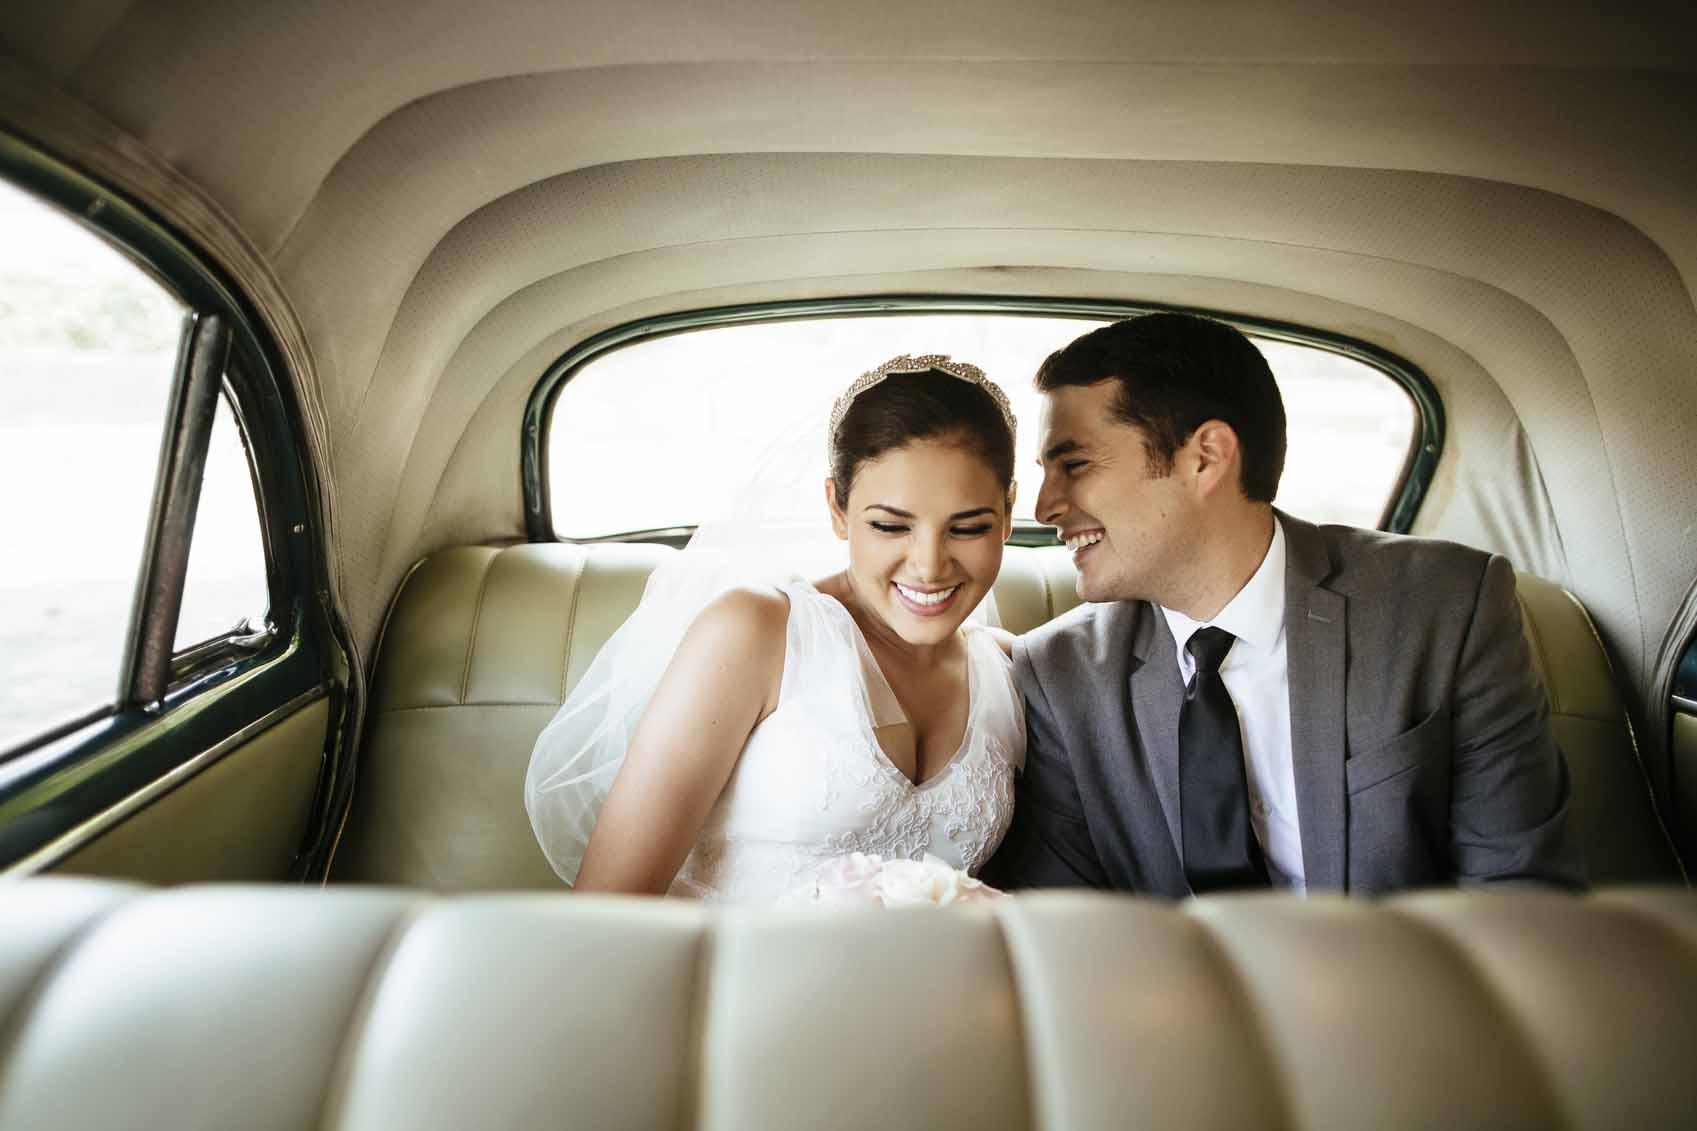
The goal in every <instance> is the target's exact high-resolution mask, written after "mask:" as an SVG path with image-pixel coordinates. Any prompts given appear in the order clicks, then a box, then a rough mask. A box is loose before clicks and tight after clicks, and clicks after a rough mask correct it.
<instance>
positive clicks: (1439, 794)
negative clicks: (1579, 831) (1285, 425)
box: [984, 514, 1582, 897]
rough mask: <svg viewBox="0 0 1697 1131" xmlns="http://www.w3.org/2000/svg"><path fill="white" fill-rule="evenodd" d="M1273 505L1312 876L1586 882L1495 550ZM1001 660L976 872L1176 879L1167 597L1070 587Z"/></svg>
mask: <svg viewBox="0 0 1697 1131" xmlns="http://www.w3.org/2000/svg"><path fill="white" fill-rule="evenodd" d="M1279 520H1280V522H1281V523H1282V524H1283V525H1284V531H1285V540H1286V573H1285V634H1286V636H1285V641H1286V655H1287V658H1288V661H1289V671H1290V730H1291V751H1292V758H1293V761H1294V763H1295V776H1296V800H1297V820H1298V826H1299V829H1300V832H1301V838H1302V863H1303V870H1304V872H1305V875H1306V879H1307V883H1308V887H1309V888H1310V889H1311V890H1312V889H1328V888H1329V889H1347V890H1349V891H1353V892H1374V891H1386V890H1390V889H1395V888H1406V887H1414V886H1420V885H1430V884H1445V883H1452V882H1458V881H1459V882H1482V881H1494V880H1511V879H1517V880H1523V879H1531V880H1543V881H1548V882H1553V883H1559V884H1566V885H1574V886H1577V885H1578V884H1580V883H1581V882H1582V867H1581V863H1580V860H1579V855H1578V851H1577V847H1576V845H1575V842H1574V840H1573V838H1572V837H1571V836H1570V835H1569V831H1568V828H1567V808H1568V775H1567V767H1566V765H1565V763H1564V762H1563V760H1562V756H1561V752H1560V751H1559V750H1557V749H1556V746H1555V743H1554V741H1553V740H1552V739H1551V737H1550V730H1549V726H1548V723H1547V716H1548V708H1547V706H1546V702H1545V698H1544V692H1543V688H1542V686H1541V685H1540V684H1539V682H1538V679H1537V676H1536V674H1535V673H1534V672H1533V669H1532V664H1531V658H1530V655H1529V652H1528V648H1527V644H1526V639H1525V636H1524V635H1523V632H1522V629H1521V622H1520V611H1519V606H1518V604H1517V603H1516V601H1515V596H1514V572H1513V570H1512V569H1511V568H1510V567H1509V564H1508V562H1507V561H1506V560H1504V559H1503V558H1500V557H1495V556H1492V555H1488V554H1485V553H1482V552H1480V551H1478V550H1472V549H1468V548H1467V547H1464V546H1458V545H1455V544H1453V543H1447V542H1437V541H1431V540H1427V539H1419V538H1403V537H1398V536H1396V535H1387V534H1380V533H1377V532H1374V531H1365V530H1357V529H1354V528H1350V527H1341V526H1314V525H1312V524H1310V523H1306V522H1302V521H1300V520H1298V519H1294V518H1291V517H1289V516H1288V515H1284V514H1280V515H1279ZM1014 671H1015V675H1016V678H1017V680H1018V683H1019V686H1020V689H1021V693H1022V694H1023V696H1024V699H1025V711H1026V727H1027V731H1028V734H1029V744H1028V749H1027V754H1026V767H1025V771H1024V773H1023V774H1022V776H1021V778H1020V783H1019V787H1018V791H1017V795H1016V801H1015V806H1014V822H1013V827H1012V828H1011V829H1010V830H1009V833H1008V836H1007V838H1006V839H1005V840H1004V841H1003V844H1002V847H1001V849H1000V850H999V851H998V852H997V854H996V856H995V857H994V858H993V859H992V860H991V861H990V863H989V865H988V866H987V867H986V868H985V870H984V875H985V877H986V879H988V880H989V881H990V882H992V883H995V884H998V885H1000V886H1006V887H1036V886H1049V885H1079V884H1084V885H1092V886H1097V887H1111V888H1121V889H1126V890H1131V891H1139V892H1147V893H1152V894H1158V895H1165V896H1173V897H1179V896H1184V895H1187V894H1189V891H1190V889H1189V885H1188V884H1187V883H1186V882H1185V877H1184V865H1183V861H1182V860H1181V858H1180V849H1179V848H1178V847H1177V846H1179V845H1181V844H1182V843H1183V838H1182V837H1181V836H1180V832H1179V827H1180V826H1179V776H1178V716H1179V707H1180V705H1181V703H1182V700H1183V696H1184V687H1183V685H1182V684H1181V682H1180V680H1179V673H1178V662H1177V659H1176V652H1175V646H1174V643H1173V637H1172V633H1171V631H1170V630H1169V629H1168V627H1167V623H1166V618H1165V617H1163V616H1162V615H1161V613H1160V610H1159V609H1157V608H1156V607H1155V606H1153V605H1151V604H1149V603H1148V602H1145V601H1118V602H1107V603H1103V604H1094V605H1085V606H1082V607H1080V608H1078V609H1075V610H1073V611H1072V612H1071V613H1068V614H1067V615H1065V616H1063V617H1060V618H1057V619H1056V620H1055V621H1053V622H1051V623H1049V624H1048V625H1045V626H1043V627H1042V628H1039V629H1036V630H1035V631H1033V632H1030V633H1028V634H1026V635H1025V636H1023V637H1021V638H1020V639H1019V640H1018V641H1016V643H1015V645H1014Z"/></svg>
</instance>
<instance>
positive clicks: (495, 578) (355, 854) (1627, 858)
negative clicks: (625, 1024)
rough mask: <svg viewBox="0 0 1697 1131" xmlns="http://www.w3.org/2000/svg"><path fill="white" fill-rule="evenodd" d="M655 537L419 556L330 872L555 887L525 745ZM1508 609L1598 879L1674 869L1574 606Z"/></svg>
mask: <svg viewBox="0 0 1697 1131" xmlns="http://www.w3.org/2000/svg"><path fill="white" fill-rule="evenodd" d="M675 552H676V551H674V550H672V549H670V548H668V547H666V546H661V545H650V544H641V543H601V544H592V545H570V544H558V543H556V544H540V543H539V544H525V545H516V546H507V547H502V548H497V547H491V546H464V547H459V548H456V549H452V550H447V551H444V552H442V553H439V554H436V555H434V556H432V557H430V558H428V559H426V560H425V561H423V562H421V563H420V564H419V565H418V566H417V567H416V568H415V569H414V570H413V572H412V573H411V574H410V575H409V576H408V578H407V580H406V581H405V583H404V584H403V585H402V588H401V591H400V593H399V595H398V596H397V597H396V599H395V602H394V605H393V606H392V608H391V610H390V614H389V618H388V622H387V624H386V625H385V628H384V633H383V637H382V639H381V641H380V643H379V647H378V650H377V660H376V665H375V672H374V675H373V680H372V694H371V703H370V709H369V711H368V712H367V725H366V734H365V741H364V744H363V748H362V755H361V762H360V767H359V777H358V780H357V782H356V785H355V790H354V803H353V809H352V812H351V814H350V815H349V818H348V822H347V825H346V827H345V829H344V832H343V836H342V840H341V843H340V845H339V847H338V850H337V854H336V857H335V861H334V865H333V872H332V877H333V879H335V880H336V881H338V882H363V883H384V884H409V885H416V886H421V887H427V888H434V889H437V890H440V891H470V890H479V889H513V888H554V887H557V886H558V885H559V881H558V879H557V878H556V877H555V876H554V874H553V872H552V871H551V870H550V869H549V867H548V864H547V862H546V860H544V859H543V856H542V853H541V852H540V850H538V848H537V847H536V843H535V840H534V839H533V837H532V835H531V831H530V825H529V822H528V820H527V819H526V817H525V813H524V806H523V801H522V791H523V783H524V774H525V768H526V766H527V765H528V763H529V759H530V750H531V746H532V745H533V744H534V742H535V740H536V736H537V734H539V733H540V732H541V730H542V728H543V726H545V725H546V724H547V722H548V720H549V719H550V718H552V717H553V714H554V712H555V710H556V709H557V708H558V707H559V704H560V703H561V701H562V700H563V699H564V697H565V695H566V692H567V691H568V690H569V689H570V688H571V687H572V685H573V684H574V683H575V682H576V681H577V680H578V679H579V678H580V677H581V676H582V675H583V673H584V671H585V669H587V668H588V666H589V663H590V661H591V660H593V659H594V657H595V653H596V652H597V650H599V648H600V647H601V645H602V644H603V643H604V642H605V641H606V640H607V638H608V637H609V636H610V635H612V633H613V631H614V630H615V629H616V628H617V627H618V625H619V624H620V623H621V622H622V621H623V620H624V618H625V617H626V616H627V615H628V614H629V612H630V610H631V609H633V608H635V606H636V603H637V601H638V599H639V598H640V597H641V595H642V589H643V585H644V584H645V582H646V581H647V577H648V574H649V572H650V571H651V570H653V568H654V567H655V566H656V565H657V564H658V563H659V562H661V561H662V560H664V559H665V558H667V557H668V556H670V555H671V554H673V553H675ZM995 592H996V601H997V606H998V610H999V614H1000V617H1001V620H1002V623H1003V624H1004V625H1005V626H1006V627H1007V628H1009V629H1010V630H1012V631H1014V632H1023V631H1026V630H1028V629H1031V628H1033V627H1035V626H1037V625H1038V624H1041V623H1043V622H1044V621H1046V620H1048V619H1050V618H1051V617H1054V616H1057V615H1059V614H1060V613H1063V612H1065V611H1066V610H1068V609H1070V608H1072V607H1073V606H1075V605H1076V604H1077V603H1078V598H1077V596H1076V595H1075V593H1074V590H1073V571H1072V564H1071V560H1070V558H1069V557H1068V556H1067V553H1066V551H1065V550H1064V549H1063V548H1061V547H1058V546H1056V547H1046V548H1041V549H1031V548H1023V547H1009V548H1008V551H1007V554H1006V556H1005V557H1004V560H1003V568H1002V573H1001V576H1000V577H999V578H998V579H997V582H996V590H995ZM1519 592H1520V601H1521V608H1522V611H1523V613H1524V614H1525V622H1526V626H1527V634H1528V638H1529V640H1530V641H1531V643H1532V651H1533V656H1534V660H1535V662H1536V664H1537V665H1538V667H1539V669H1540V671H1541V672H1542V674H1543V676H1544V681H1545V684H1546V687H1547V688H1548V689H1549V692H1550V700H1551V709H1552V726H1553V728H1554V731H1555V736H1556V739H1557V741H1558V742H1559V743H1560V744H1561V746H1562V749H1563V750H1564V751H1565V753H1566V755H1567V759H1568V764H1569V768H1570V770H1571V772H1572V775H1573V782H1574V787H1573V792H1574V810H1573V819H1574V821H1575V822H1576V824H1577V826H1578V828H1579V832H1580V836H1581V839H1582V842H1583V844H1584V845H1585V849H1586V853H1587V858H1588V861H1589V865H1590V870H1591V877H1592V880H1593V881H1594V882H1597V883H1614V882H1625V881H1642V880H1659V879H1669V878H1677V877H1678V875H1679V865H1678V862H1677V860H1676V858H1675V857H1674V855H1673V853H1672V850H1671V848H1670V847H1669V844H1668V841H1667V838H1666V836H1665V834H1664V832H1663V830H1662V827H1661V823H1660V821H1659V819H1658V817H1657V814H1656V812H1655V809H1654V807H1653V805H1652V803H1651V796H1650V793H1649V790H1648V786H1647V784H1646V781H1645V777H1644V773H1643V768H1642V765H1641V763H1640V760H1639V755H1638V751H1637V749H1636V746H1635V745H1634V741H1633V736H1632V733H1631V727H1630V721H1629V719H1628V717H1627V715H1626V712H1625V709H1624V706H1623V705H1622V702H1621V699H1620V695H1619V692H1618V691H1617V690H1616V687H1615V683H1614V677H1613V674H1612V671H1611V669H1610V665H1609V660H1608V656H1607V654H1606V652H1605V651H1604V649H1603V646H1602V643H1601V642H1600V640H1599V639H1598V637H1597V634H1596V632H1595V630H1594V628H1592V626H1591V622H1590V618H1589V617H1588V616H1587V615H1586V613H1585V610H1584V609H1583V608H1582V607H1581V606H1580V604H1579V602H1578V601H1577V600H1575V599H1574V598H1573V597H1572V596H1571V595H1570V594H1568V593H1567V592H1566V591H1565V590H1563V589H1561V588H1560V587H1559V586H1556V585H1552V584H1551V583H1549V582H1547V581H1541V580H1539V579H1537V578H1534V577H1530V576H1527V575H1522V576H1521V578H1520V589H1519Z"/></svg>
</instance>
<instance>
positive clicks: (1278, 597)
mask: <svg viewBox="0 0 1697 1131" xmlns="http://www.w3.org/2000/svg"><path fill="white" fill-rule="evenodd" d="M1161 612H1162V614H1163V615H1164V616H1165V617H1166V618H1167V627H1168V628H1170V629H1172V633H1173V640H1174V641H1175V642H1177V644H1178V647H1179V651H1180V652H1183V651H1184V645H1185V642H1186V641H1187V640H1189V639H1190V634H1191V633H1193V632H1195V631H1196V630H1197V629H1199V628H1205V627H1207V626H1208V625H1213V626H1215V627H1217V628H1223V629H1225V630H1226V631H1227V632H1229V633H1231V634H1232V635H1233V636H1235V637H1237V638H1238V639H1239V640H1241V641H1243V642H1244V643H1245V644H1248V645H1249V646H1250V647H1251V648H1253V649H1255V650H1256V651H1265V650H1267V649H1270V648H1272V647H1273V646H1274V645H1276V644H1277V643H1278V641H1279V637H1280V636H1281V635H1282V634H1283V633H1284V630H1285V528H1284V527H1283V526H1282V525H1280V523H1279V518H1278V516H1277V515H1274V516H1273V541H1272V543H1271V544H1270V545H1268V547H1267V554H1266V556H1265V557H1263V558H1262V559H1261V564H1260V565H1259V566H1258V567H1256V570H1255V572H1254V573H1253V574H1252V575H1250V578H1249V580H1248V581H1247V582H1245V583H1244V586H1243V588H1242V589H1239V590H1238V591H1237V596H1235V597H1233V598H1232V599H1231V600H1230V601H1227V602H1226V607H1225V608H1223V609H1221V610H1220V611H1219V612H1218V613H1216V614H1215V616H1214V619H1213V620H1211V621H1200V620H1192V619H1191V618H1189V617H1187V616H1185V615H1184V614H1183V613H1181V612H1179V611H1177V610H1176V609H1169V608H1167V607H1166V606H1165V605H1163V606H1161Z"/></svg>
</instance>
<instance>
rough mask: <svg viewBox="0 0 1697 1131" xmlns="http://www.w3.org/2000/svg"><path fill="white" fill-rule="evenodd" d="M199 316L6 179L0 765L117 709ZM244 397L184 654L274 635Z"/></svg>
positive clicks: (212, 508)
mask: <svg viewBox="0 0 1697 1131" xmlns="http://www.w3.org/2000/svg"><path fill="white" fill-rule="evenodd" d="M189 315H190V311H189V310H188V308H187V307H185V306H184V304H183V303H182V302H181V301H179V299H178V298H177V297H176V296H175V295H173V294H172V293H171V292H169V291H168V290H166V289H165V287H163V286H162V285H161V284H160V283H159V282H158V281H157V280H156V279H155V278H154V277H153V276H152V275H151V274H150V273H149V272H148V271H147V270H146V269H145V268H144V267H142V266H140V265H138V263H137V262H135V261H133V260H132V259H130V258H129V257H128V256H127V255H126V254H124V253H123V252H122V251H120V250H119V249H118V248H117V247H116V246H115V245H114V244H112V243H110V242H108V241H107V240H106V239H105V238H103V237H102V236H101V235H100V234H98V233H96V232H95V231H94V230H92V229H90V228H88V227H85V226H84V225H82V224H81V223H79V222H78V221H76V220H75V219H73V218H72V217H71V216H69V215H67V214H66V213H64V212H61V211H59V210H58V209H56V208H54V207H53V206H51V205H49V204H47V203H45V202H43V201H41V200H38V199H36V198H35V197H33V196H31V195H29V194H27V193H25V192H22V191H20V190H19V189H16V188H13V187H11V186H9V185H7V184H5V183H4V182H0V530H3V531H5V537H4V540H3V542H0V754H3V753H4V752H5V751H7V750H9V749H12V748H14V747H16V746H18V745H20V744H24V743H27V742H29V741H30V740H31V739H33V738H36V737H38V736H40V735H43V734H45V733H47V732H49V731H53V730H55V729H57V728H58V727H59V726H61V725H62V724H67V723H71V722H74V721H75V720H77V719H80V718H84V717H86V716H89V715H92V714H95V713H98V712H100V711H101V710H103V709H107V708H110V707H112V706H114V705H115V704H120V703H121V702H122V701H123V699H124V698H125V696H126V692H127V690H128V689H127V688H124V687H121V686H120V682H121V681H122V680H123V679H124V677H125V675H126V659H127V657H128V653H129V651H130V649H131V647H132V641H133V639H134V638H133V637H132V632H133V630H134V626H133V625H132V620H133V618H134V617H135V615H136V613H135V610H136V609H137V607H138V601H137V594H138V584H139V582H140V578H141V573H142V569H143V563H144V559H145V557H146V554H147V549H148V547H147V538H148V530H149V525H150V521H151V519H152V517H153V516H152V511H153V508H154V505H155V495H156V493H157V491H158V490H159V489H160V475H161V470H160V464H161V448H162V445H163V442H164V439H165V432H166V429H167V428H168V427H169V426H170V425H169V423H168V421H169V417H170V415H171V402H172V400H173V390H174V388H175V382H176V376H177V369H178V367H179V365H180V363H181V362H180V354H181V351H182V344H183V341H184V338H185V333H186V332H187V328H188V326H189V325H190V318H189ZM268 604H269V585H268V578H267V570H266V557H265V546H264V542H263V537H262V535H261V514H260V509H259V504H258V494H257V492H256V490H255V480H254V475H253V471H252V464H251V461H250V459H249V455H248V450H247V446H246V442H245V439H244V436H243V433H242V429H241V426H240V415H239V412H238V411H237V408H236V401H235V400H234V399H233V397H232V394H231V391H230V389H229V387H228V385H226V387H225V388H224V390H223V391H222V393H221V395H220V396H219V398H218V404H217V408H216V412H215V415H214V417H213V423H212V432H211V440H210V446H209V448H208V451H207V456H206V462H205V466H204V470H203V472H202V481H201V490H200V499H199V504H198V507H197V508H196V510H195V524H194V533H193V537H192V541H191V543H190V546H189V558H188V569H187V577H186V579H185V581H184V586H183V593H182V606H181V612H180V615H179V618H178V622H177V629H176V635H175V642H174V645H173V651H174V652H176V653H178V654H179V655H180V656H181V654H183V653H185V652H188V653H190V654H189V655H186V656H181V661H182V663H183V665H184V667H183V669H182V670H183V671H185V672H186V671H194V670H198V669H197V666H196V665H198V664H200V663H201V662H203V661H204V660H205V659H206V655H205V653H203V652H202V651H201V650H198V649H196V645H200V644H203V643H205V642H208V641H213V640H216V639H218V638H221V637H225V636H229V635H231V634H240V635H244V636H249V635H251V634H253V633H254V632H255V631H257V630H258V629H259V627H260V626H261V625H263V624H264V622H265V618H266V615H267V612H268Z"/></svg>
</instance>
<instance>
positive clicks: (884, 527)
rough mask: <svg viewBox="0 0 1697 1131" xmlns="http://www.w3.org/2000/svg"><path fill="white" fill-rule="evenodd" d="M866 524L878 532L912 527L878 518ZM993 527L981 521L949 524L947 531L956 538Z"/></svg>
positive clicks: (887, 532)
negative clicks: (967, 523)
mask: <svg viewBox="0 0 1697 1131" xmlns="http://www.w3.org/2000/svg"><path fill="white" fill-rule="evenodd" d="M866 525H868V526H870V527H871V528H872V529H874V530H876V531H877V532H878V533H880V534H906V533H907V532H908V531H909V530H910V529H912V528H911V527H909V526H908V525H907V524H906V523H902V522H883V521H880V520H878V519H873V520H871V521H870V522H868V523H867V524H866ZM993 529H995V527H994V526H993V525H992V524H991V523H988V522H981V523H975V524H973V525H971V526H951V527H949V533H950V534H952V535H954V536H955V537H956V538H977V537H979V536H980V535H983V534H988V533H990V531H991V530H993Z"/></svg>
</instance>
